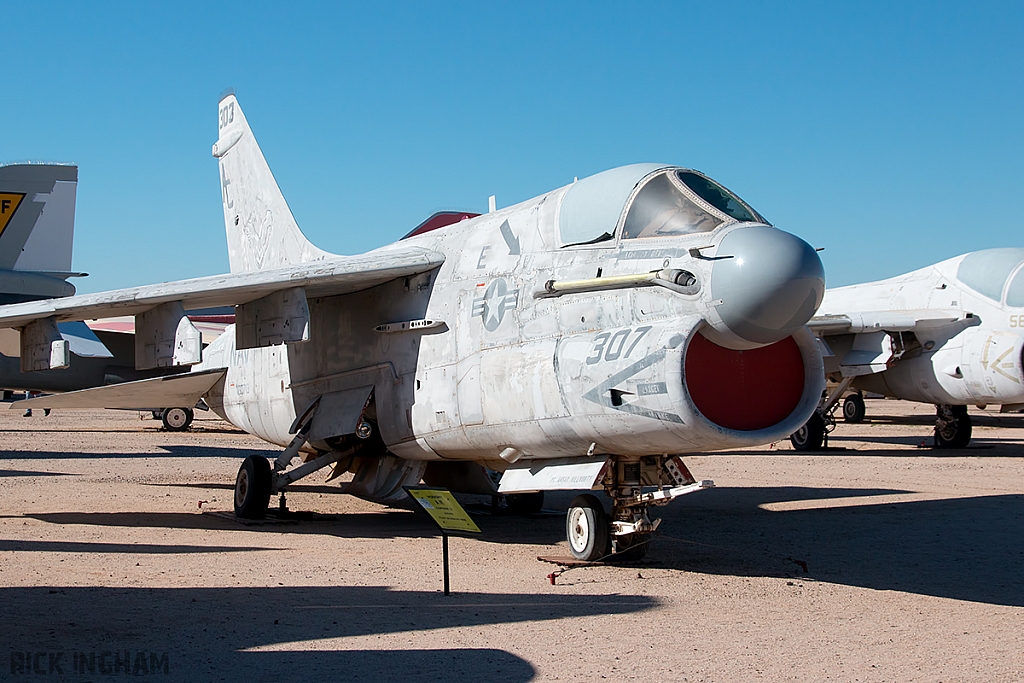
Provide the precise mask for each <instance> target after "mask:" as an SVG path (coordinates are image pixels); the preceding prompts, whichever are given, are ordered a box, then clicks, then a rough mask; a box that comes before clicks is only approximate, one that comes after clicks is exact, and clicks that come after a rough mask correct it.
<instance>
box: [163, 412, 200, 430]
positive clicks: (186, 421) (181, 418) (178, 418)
mask: <svg viewBox="0 0 1024 683" xmlns="http://www.w3.org/2000/svg"><path fill="white" fill-rule="evenodd" d="M193 418H195V411H193V410H192V409H191V408H164V409H163V410H162V411H161V412H160V421H161V422H163V425H164V429H166V430H167V431H169V432H183V431H185V430H186V429H188V427H189V425H191V424H192V420H193Z"/></svg>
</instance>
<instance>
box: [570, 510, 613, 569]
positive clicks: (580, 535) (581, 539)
mask: <svg viewBox="0 0 1024 683" xmlns="http://www.w3.org/2000/svg"><path fill="white" fill-rule="evenodd" d="M610 528H611V523H610V522H609V521H608V515H607V514H605V511H604V506H603V505H601V501H600V500H598V499H597V497H596V496H594V495H591V494H589V493H584V494H582V495H579V496H576V497H575V498H573V499H572V502H571V503H570V504H569V512H567V513H566V515H565V537H566V539H567V540H568V541H569V552H571V553H572V556H573V557H575V558H576V559H577V560H583V561H585V562H594V561H595V560H599V559H601V558H602V557H606V556H607V555H608V554H609V552H610V551H611V540H610Z"/></svg>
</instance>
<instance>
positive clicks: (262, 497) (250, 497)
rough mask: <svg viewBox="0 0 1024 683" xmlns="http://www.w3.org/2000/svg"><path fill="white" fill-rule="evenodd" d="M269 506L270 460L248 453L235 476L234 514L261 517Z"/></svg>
mask: <svg viewBox="0 0 1024 683" xmlns="http://www.w3.org/2000/svg"><path fill="white" fill-rule="evenodd" d="M269 506H270V461H269V460H267V459H266V458H264V457H263V456H261V455H250V456H249V457H247V458H246V459H245V460H243V461H242V466H241V467H239V468H238V476H237V477H235V516H236V517H241V518H242V519H263V518H264V517H266V516H267V508H268V507H269Z"/></svg>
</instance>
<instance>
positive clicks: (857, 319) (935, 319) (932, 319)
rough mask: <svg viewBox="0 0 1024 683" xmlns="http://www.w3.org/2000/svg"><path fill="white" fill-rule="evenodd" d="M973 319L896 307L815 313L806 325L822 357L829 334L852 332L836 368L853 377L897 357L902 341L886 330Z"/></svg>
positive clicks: (954, 313) (917, 328)
mask: <svg viewBox="0 0 1024 683" xmlns="http://www.w3.org/2000/svg"><path fill="white" fill-rule="evenodd" d="M973 318H974V314H973V313H968V312H966V311H962V310H955V309H949V310H945V309H900V310H888V311H865V312H860V313H847V314H832V315H819V316H815V317H814V318H812V319H811V320H810V322H808V323H807V325H808V327H810V328H811V331H812V332H814V334H815V335H816V336H817V337H818V340H819V343H820V344H821V345H822V346H823V349H822V352H823V355H825V356H826V357H828V356H832V355H833V353H832V348H831V347H830V342H829V338H830V337H836V336H839V335H851V334H852V335H854V338H853V344H852V346H850V347H849V349H848V350H847V351H846V352H845V353H844V355H843V356H842V357H841V358H840V359H839V370H840V371H841V372H842V374H843V376H844V377H856V376H860V375H871V374H874V373H877V372H884V371H885V370H886V369H888V368H889V367H890V366H891V365H892V364H893V363H895V362H897V361H898V360H899V358H900V357H901V355H902V348H903V347H902V341H901V342H899V343H897V342H894V341H893V339H892V338H891V337H890V333H893V332H921V331H923V330H926V329H932V330H934V329H936V328H939V327H946V326H948V325H956V324H963V323H964V322H966V321H969V320H971V319H973ZM832 343H833V344H835V343H838V340H833V341H832Z"/></svg>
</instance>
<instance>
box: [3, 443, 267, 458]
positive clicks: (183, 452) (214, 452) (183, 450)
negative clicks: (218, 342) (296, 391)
mask: <svg viewBox="0 0 1024 683" xmlns="http://www.w3.org/2000/svg"><path fill="white" fill-rule="evenodd" d="M160 449H161V450H160V451H157V452H155V453H114V452H104V453H75V452H68V451H7V452H4V453H0V460H97V459H102V460H108V459H116V460H125V459H127V460H135V459H140V458H234V459H237V460H238V462H239V463H241V462H242V460H244V459H245V458H246V457H248V456H250V455H262V456H264V457H266V458H276V457H277V455H278V451H274V450H262V449H258V448H222V447H213V446H193V445H180V444H168V445H164V446H160Z"/></svg>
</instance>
